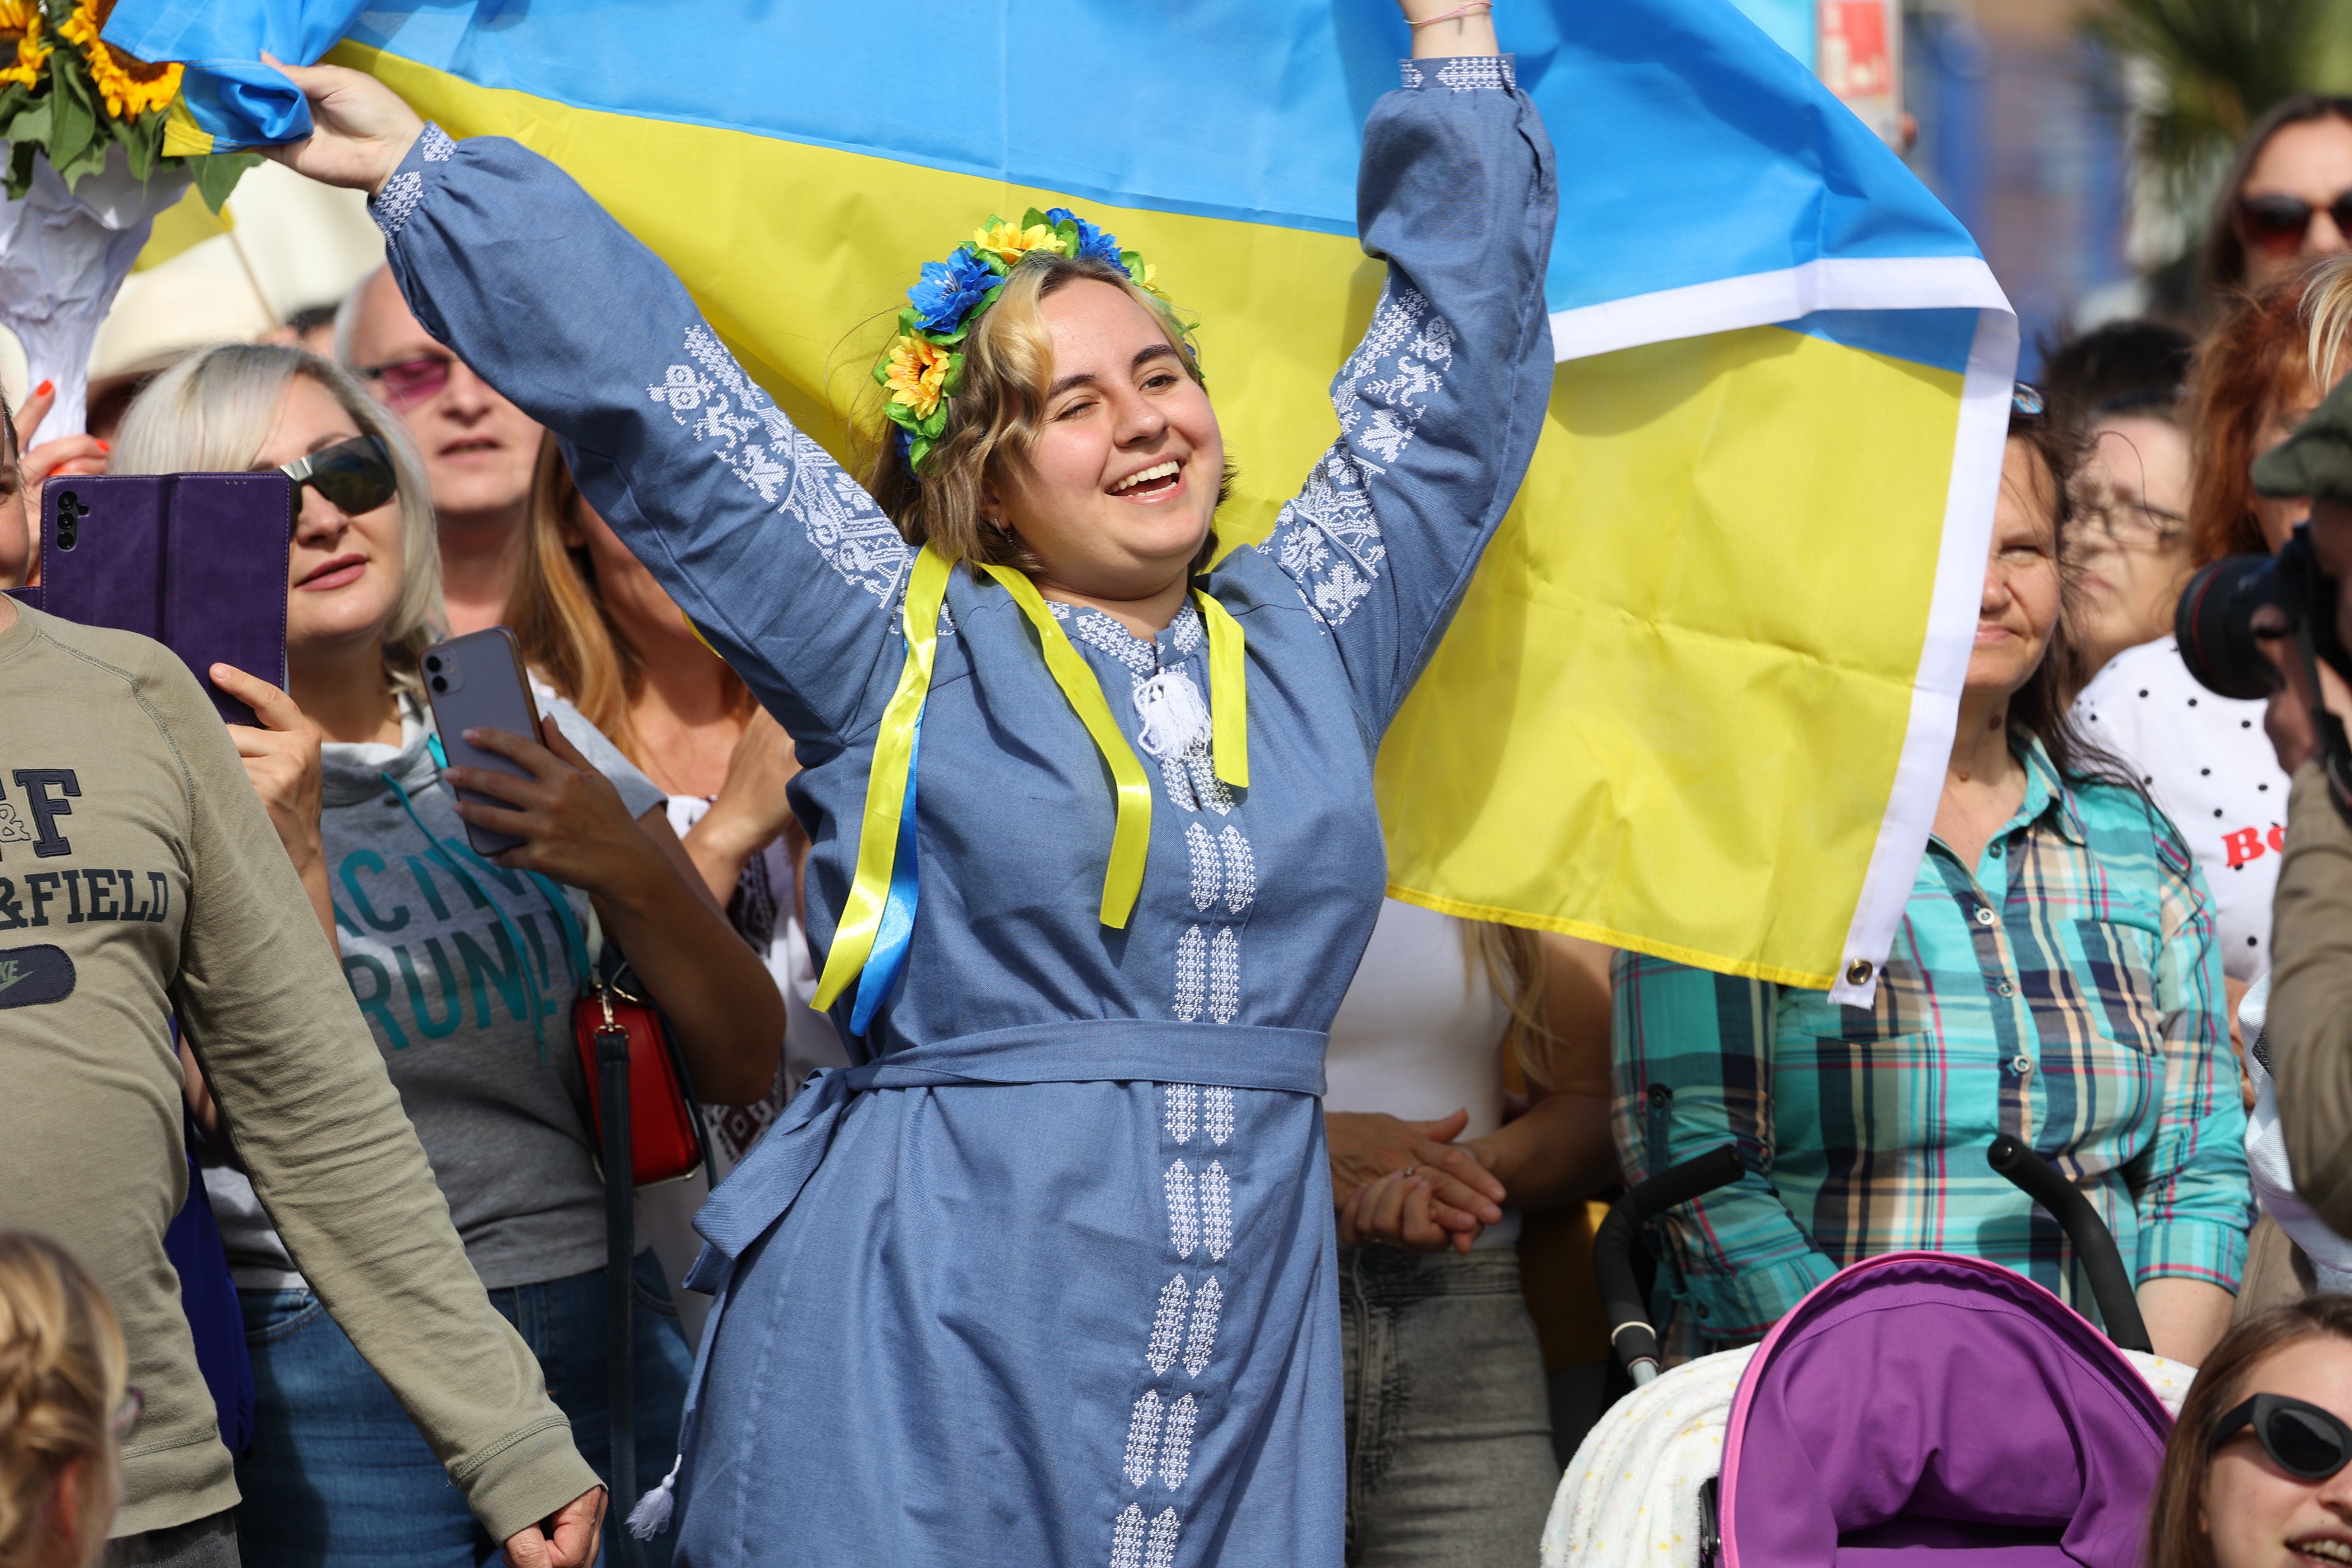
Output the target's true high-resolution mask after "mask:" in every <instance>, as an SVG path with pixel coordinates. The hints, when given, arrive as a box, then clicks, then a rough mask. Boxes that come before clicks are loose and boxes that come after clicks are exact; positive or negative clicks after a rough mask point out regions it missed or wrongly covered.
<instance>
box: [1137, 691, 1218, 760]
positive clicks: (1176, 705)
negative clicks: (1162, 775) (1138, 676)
mask: <svg viewBox="0 0 2352 1568" xmlns="http://www.w3.org/2000/svg"><path fill="white" fill-rule="evenodd" d="M1135 710H1136V712H1138V713H1139V714H1140V715H1142V718H1143V734H1142V736H1141V737H1140V741H1141V744H1142V746H1143V749H1144V751H1145V752H1148V753H1150V755H1152V756H1154V757H1162V758H1166V757H1181V756H1182V755H1183V754H1184V753H1185V752H1189V751H1191V750H1192V747H1193V746H1194V744H1195V743H1197V742H1202V741H1205V740H1207V739H1208V738H1209V705H1208V704H1207V703H1206V702H1204V701H1202V700H1201V689H1200V688H1199V687H1197V686H1195V685H1193V684H1192V677H1191V676H1189V675H1187V674H1185V673H1184V672H1183V671H1182V670H1181V669H1163V670H1161V671H1160V673H1159V674H1157V675H1155V676H1153V677H1152V678H1151V679H1149V680H1147V681H1144V682H1142V683H1141V684H1140V685H1139V686H1137V687H1136V689H1135Z"/></svg>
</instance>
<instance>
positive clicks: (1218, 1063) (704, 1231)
mask: <svg viewBox="0 0 2352 1568" xmlns="http://www.w3.org/2000/svg"><path fill="white" fill-rule="evenodd" d="M1327 1040H1328V1036H1326V1035H1325V1033H1324V1032H1323V1031H1322V1030H1320V1029H1278V1028H1267V1027H1264V1026H1253V1025H1237V1024H1214V1025H1210V1024H1179V1023H1171V1022H1162V1021H1159V1020H1153V1019H1139V1018H1103V1019H1070V1020H1066V1021H1062V1022H1058V1023H1054V1024H1048V1025H1030V1026H1019V1027H1015V1028H1010V1029H992V1030H989V1031H986V1032H984V1033H982V1034H977V1035H961V1036H958V1037H956V1038H954V1039H951V1040H939V1041H934V1042H932V1043H930V1044H928V1045H921V1046H914V1047H908V1049H906V1050H902V1051H896V1052H893V1053H892V1054H890V1055H889V1056H887V1057H883V1058H878V1059H877V1060H874V1061H870V1062H865V1063H862V1064H860V1065H858V1066H856V1067H853V1068H828V1069H825V1070H824V1071H820V1072H817V1073H814V1074H812V1075H811V1076H810V1078H809V1079H808V1081H807V1082H805V1083H803V1085H801V1089H800V1092H799V1093H798V1094H795V1095H794V1096H793V1099H792V1102H791V1103H790V1104H789V1105H787V1106H785V1107H784V1111H783V1114H782V1115H781V1116H779V1117H778V1118H776V1120H775V1121H774V1122H773V1124H772V1125H771V1126H770V1127H769V1128H768V1131H766V1132H765V1133H764V1134H763V1135H762V1136H761V1139H760V1142H758V1143H757V1144H756V1145H755V1146H753V1148H752V1150H751V1152H750V1153H749V1154H747V1155H745V1156H744V1158H743V1163H741V1164H740V1165H738V1166H736V1167H735V1169H734V1170H732V1171H730V1172H729V1173H728V1174H727V1179H726V1180H725V1181H723V1182H721V1183H719V1185H718V1187H717V1188H716V1189H715V1190H713V1191H712V1193H711V1194H710V1199H709V1202H708V1203H705V1204H704V1205H702V1212H701V1213H700V1214H698V1215H696V1216H695V1220H694V1228H695V1229H696V1230H697V1231H698V1232H699V1233H700V1234H701V1236H702V1239H703V1243H704V1245H703V1248H702V1253H701V1256H699V1257H698V1258H696V1259H695V1260H694V1267H693V1268H690V1269H688V1270H687V1275H686V1279H685V1285H686V1288H687V1289H689V1290H702V1291H707V1292H709V1294H710V1295H711V1296H712V1297H713V1298H714V1300H712V1302H711V1308H710V1315H709V1318H707V1319H706V1320H704V1322H703V1325H702V1342H701V1344H700V1345H699V1346H698V1347H697V1349H696V1351H695V1355H694V1374H693V1376H692V1378H691V1379H690V1380H689V1381H688V1384H687V1394H686V1415H685V1419H684V1421H683V1422H682V1423H681V1425H680V1428H679V1436H678V1447H679V1449H680V1453H679V1457H678V1462H677V1464H676V1465H674V1466H673V1467H671V1469H670V1473H669V1476H668V1477H667V1479H664V1480H663V1482H662V1483H661V1485H660V1486H659V1487H656V1489H654V1490H653V1491H652V1492H649V1493H647V1494H646V1498H645V1499H644V1500H642V1501H641V1502H640V1503H639V1505H638V1508H637V1509H636V1510H632V1512H631V1515H630V1524H631V1526H632V1527H633V1528H638V1527H639V1520H640V1517H641V1516H642V1517H643V1518H644V1519H645V1520H646V1521H648V1522H650V1521H655V1520H658V1521H660V1523H659V1524H656V1525H655V1527H654V1529H653V1530H651V1531H643V1534H642V1537H641V1538H644V1537H649V1536H650V1535H651V1534H653V1533H656V1532H657V1531H658V1530H659V1529H660V1528H661V1526H662V1525H666V1524H667V1522H668V1520H669V1516H670V1499H671V1494H672V1493H673V1492H674V1491H675V1492H682V1491H683V1490H684V1489H686V1487H687V1486H688V1485H689V1484H690V1483H691V1482H692V1480H693V1471H692V1469H691V1468H689V1467H688V1456H690V1455H691V1454H692V1452H693V1450H694V1427H695V1415H696V1412H697V1410H698V1407H699V1406H700V1405H701V1403H702V1379H703V1376H704V1374H705V1373H706V1371H707V1369H708V1368H709V1362H710V1347H711V1346H712V1345H713V1344H715V1343H716V1342H718V1339H719V1320H720V1319H721V1318H722V1317H724V1316H725V1314H726V1311H727V1305H728V1296H729V1295H730V1291H731V1288H732V1285H733V1283H734V1274H735V1264H736V1261H737V1260H738V1259H739V1258H741V1257H742V1256H743V1255H744V1254H745V1253H746V1252H749V1251H750V1250H751V1247H752V1246H753V1245H754V1244H755V1243H756V1242H758V1241H759V1239H760V1238H761V1237H763V1236H765V1235H767V1233H768V1232H769V1230H770V1229H772V1227H773V1226H775V1225H776V1223H777V1222H778V1221H780V1220H781V1219H782V1218H783V1217H784V1215H786V1214H787V1213H789V1212H790V1211H791V1209H792V1206H793V1204H794V1203H795V1202H797V1201H798V1200H799V1198H800V1194H801V1191H802V1189H803V1188H804V1187H806V1186H807V1185H808V1182H809V1178H810V1177H811V1176H813V1175H814V1174H815V1173H816V1168H817V1166H818V1165H819V1164H820V1163H823V1161H824V1156H825V1153H826V1151H828V1150H829V1149H831V1148H832V1146H833V1139H834V1134H835V1132H836V1131H839V1130H840V1126H841V1118H842V1113H843V1112H844V1111H845V1110H848V1108H849V1103H850V1101H851V1100H853V1099H854V1098H856V1096H857V1095H859V1094H862V1093H866V1092H867V1091H869V1090H873V1089H948V1088H964V1087H969V1088H986V1087H1003V1086H1008V1085H1017V1084H1034V1083H1101V1082H1141V1083H1189V1084H1200V1085H1202V1086H1203V1087H1217V1088H1224V1089H1271V1090H1275V1091H1277V1092H1281V1093H1288V1094H1311V1095H1316V1096H1318V1097H1319V1096H1320V1095H1321V1094H1322V1093H1323V1051H1324V1046H1325V1044H1326V1042H1327Z"/></svg>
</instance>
